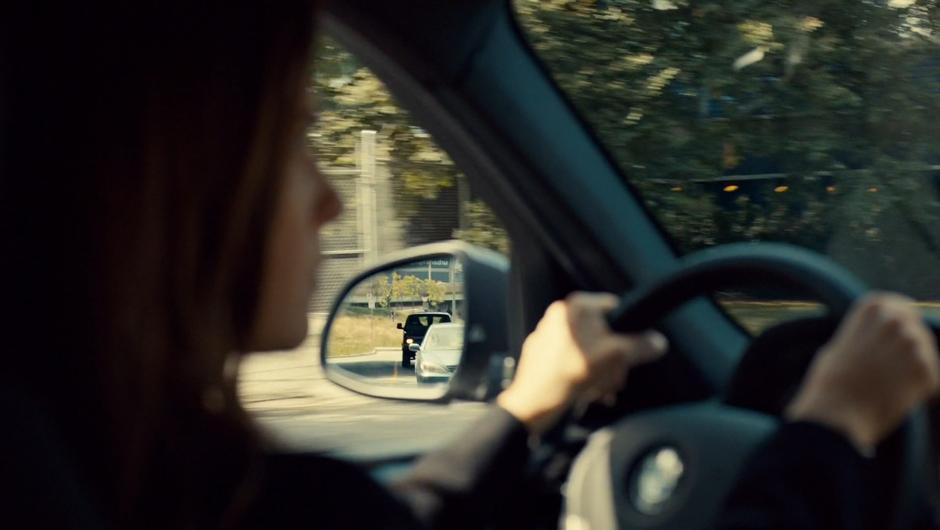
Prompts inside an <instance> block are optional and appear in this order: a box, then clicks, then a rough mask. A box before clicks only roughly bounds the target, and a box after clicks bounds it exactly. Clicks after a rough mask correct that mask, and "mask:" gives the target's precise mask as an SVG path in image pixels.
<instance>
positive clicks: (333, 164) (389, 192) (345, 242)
mask: <svg viewBox="0 0 940 530" xmlns="http://www.w3.org/2000/svg"><path fill="white" fill-rule="evenodd" d="M310 91H311V93H312V95H313V97H314V99H315V102H314V105H315V108H316V110H317V115H318V120H317V124H316V125H315V126H314V127H313V128H312V129H311V130H310V131H308V134H307V136H308V141H309V146H310V149H311V150H312V152H313V153H314V155H315V157H316V159H317V163H318V165H319V167H320V170H321V171H322V172H323V173H324V174H325V175H326V177H327V179H328V180H329V181H330V182H331V184H332V185H333V186H334V187H335V188H336V190H337V191H338V193H339V195H340V196H341V198H342V200H343V206H344V210H343V214H342V215H341V216H340V218H339V219H337V220H336V221H335V222H334V223H332V224H331V225H329V226H327V227H326V229H325V230H324V231H323V232H322V233H321V249H322V254H323V261H322V265H321V267H320V275H319V278H318V289H317V292H316V293H315V294H314V296H313V297H312V298H311V300H310V302H309V306H308V310H309V312H308V314H309V321H310V327H309V332H308V333H309V336H308V339H307V341H306V343H305V344H303V345H302V346H301V347H300V348H299V349H297V350H295V351H291V352H283V353H273V354H268V355H256V356H249V357H248V358H247V359H246V360H245V361H244V363H243V365H242V368H241V371H240V375H241V383H240V393H241V395H242V399H243V402H244V403H245V404H246V407H247V408H248V409H249V411H250V412H252V413H253V414H255V415H256V417H258V419H259V420H260V422H261V423H262V425H265V426H267V427H270V428H271V429H272V430H273V431H274V435H275V436H276V437H280V438H282V439H283V438H286V439H287V442H288V443H290V444H293V445H301V446H303V447H305V448H313V449H318V450H331V449H339V448H345V446H346V444H347V443H349V440H354V439H355V440H368V439H372V440H378V441H383V440H384V441H388V442H391V440H390V436H392V435H391V434H389V433H401V435H402V436H406V437H408V438H409V440H403V441H404V442H409V441H410V438H412V437H413V436H412V434H411V430H410V429H409V428H408V427H407V425H405V423H407V422H409V421H414V422H416V424H425V425H426V422H427V416H428V415H435V414H447V415H448V416H447V419H446V420H445V421H448V422H451V425H452V426H459V424H461V423H463V422H464V421H470V419H471V418H472V417H475V416H474V415H475V414H476V409H475V408H474V407H472V406H471V407H467V406H463V407H461V409H460V410H462V411H464V412H463V413H460V412H458V413H456V414H455V413H454V412H453V411H448V410H447V409H446V408H443V407H428V406H425V405H421V404H406V403H398V402H387V401H386V402H383V401H376V400H373V399H370V398H365V397H360V396H358V395H355V394H352V393H351V392H348V391H346V390H343V389H340V388H339V387H336V386H334V385H333V384H332V383H330V382H329V381H327V380H326V379H324V378H323V376H322V374H321V373H320V369H319V340H320V332H321V331H322V328H323V325H324V324H325V320H326V316H327V314H328V311H329V310H330V307H331V304H332V303H333V301H334V298H335V297H336V296H337V295H338V293H339V290H340V289H342V287H343V286H344V285H345V282H346V281H348V280H349V279H350V278H351V277H352V276H353V275H355V274H356V273H357V272H358V271H360V270H361V269H362V268H364V267H365V266H366V265H367V264H368V263H370V262H372V261H375V260H378V259H381V258H382V257H383V256H384V255H387V254H389V253H391V252H395V251H398V250H402V249H406V248H410V247H414V246H418V245H422V244H426V243H432V242H435V241H443V240H449V239H461V240H464V241H467V242H469V243H473V244H476V245H480V246H485V247H488V248H491V249H493V250H496V251H499V252H502V253H504V254H508V250H509V240H508V238H507V235H506V232H505V230H504V229H503V227H502V225H501V223H500V222H499V220H498V219H497V218H496V217H495V215H494V214H493V213H492V212H491V211H490V209H489V208H488V207H487V205H486V204H485V203H483V202H482V201H481V200H479V199H478V198H477V197H476V196H475V195H474V194H473V191H472V190H471V189H470V188H469V186H468V184H467V180H466V178H465V177H464V175H463V174H462V173H461V172H460V170H459V168H457V167H456V166H455V165H454V163H453V162H452V161H451V160H450V158H449V157H448V156H447V154H446V153H445V152H444V151H442V150H441V149H440V148H439V147H438V146H437V145H436V144H435V142H434V140H433V139H432V138H431V136H430V135H429V134H428V133H427V132H426V131H425V130H424V129H423V128H421V127H420V126H419V125H418V124H417V122H415V121H414V120H413V119H412V117H411V116H410V115H409V114H408V112H406V111H405V110H404V109H403V108H402V107H400V106H399V105H398V104H397V103H396V102H395V100H394V99H393V98H392V96H391V94H390V93H389V92H388V90H387V88H386V87H385V85H384V84H383V83H382V82H381V81H380V80H379V79H378V78H377V77H376V76H375V75H374V74H373V73H372V72H371V71H370V70H369V69H368V68H366V67H364V66H363V65H362V64H360V63H359V62H358V61H357V60H356V58H355V57H354V56H353V55H352V54H350V53H349V52H347V51H346V50H344V49H343V48H342V47H340V46H339V45H338V44H337V43H336V42H335V41H333V40H331V39H329V38H325V39H323V40H322V41H321V42H320V43H319V44H318V47H317V53H316V58H315V62H314V75H313V77H312V78H311V79H310ZM425 271H426V274H425ZM447 274H448V269H447V264H444V265H440V264H436V263H435V262H433V261H432V262H428V263H427V265H426V267H423V268H422V269H421V271H418V272H416V273H415V275H414V276H415V281H427V282H429V283H430V282H435V281H441V279H442V278H446V277H447ZM429 291H430V292H431V293H432V295H433V292H434V289H429ZM448 307H449V306H447V301H446V300H434V299H433V296H432V299H431V300H428V303H427V309H428V310H430V311H442V312H446V311H448V310H449V309H447V308H448ZM450 320H451V319H450V318H447V317H439V316H434V317H431V316H428V315H424V316H418V315H413V316H410V317H409V316H408V314H407V313H406V314H397V315H395V318H393V320H391V321H390V322H405V325H404V326H403V327H404V331H405V333H417V334H420V335H423V334H424V333H425V331H426V330H427V329H428V327H429V326H431V325H432V324H436V323H439V322H449V321H450ZM394 326H395V324H393V323H392V324H389V330H391V331H389V333H392V334H393V335H394V340H396V341H399V342H400V341H401V340H402V339H401V336H402V331H401V330H395V328H394ZM349 332H350V333H351V335H353V336H355V335H356V334H357V333H359V332H357V331H356V330H349ZM412 377H413V376H412ZM404 408H407V409H408V410H415V409H420V412H421V413H420V414H414V413H409V414H402V410H403V409H404ZM385 411H389V412H388V414H387V415H386V414H385ZM362 414H368V415H369V416H370V421H368V422H358V421H349V420H350V419H353V418H355V417H357V416H361V415H362ZM461 414H463V415H461ZM324 422H325V423H324ZM383 425H384V426H387V427H389V428H385V427H383ZM451 430H452V429H440V428H438V429H433V431H434V432H433V433H432V432H428V433H427V434H426V435H423V438H422V440H423V443H424V442H426V443H428V444H433V443H436V441H437V439H438V438H440V441H443V436H445V435H444V434H443V433H446V432H449V431H451ZM377 431H380V432H382V433H383V436H378V437H376V436H375V433H376V432H377ZM298 433H300V434H298ZM435 433H437V434H435ZM363 443H364V442H363ZM376 449H377V450H380V451H381V450H383V448H382V447H376Z"/></svg>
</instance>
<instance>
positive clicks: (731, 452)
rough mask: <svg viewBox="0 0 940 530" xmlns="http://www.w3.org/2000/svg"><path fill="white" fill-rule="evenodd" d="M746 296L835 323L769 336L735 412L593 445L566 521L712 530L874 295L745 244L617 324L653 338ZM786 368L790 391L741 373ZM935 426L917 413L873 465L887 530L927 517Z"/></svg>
mask: <svg viewBox="0 0 940 530" xmlns="http://www.w3.org/2000/svg"><path fill="white" fill-rule="evenodd" d="M745 284H751V285H754V284H759V285H764V286H766V285H780V284H786V285H789V286H794V287H797V288H800V289H801V290H802V291H803V292H806V293H807V294H809V295H812V296H814V297H815V298H816V299H818V300H819V301H820V302H821V303H822V304H823V306H824V307H825V308H826V310H827V315H826V316H825V317H823V318H821V319H814V320H811V321H806V322H804V323H803V326H804V327H802V328H800V330H802V331H801V332H800V333H798V332H797V331H798V330H797V327H798V324H792V323H791V324H787V325H788V326H789V328H788V330H784V332H781V331H779V330H778V331H775V330H774V329H771V330H768V331H767V332H765V333H764V334H763V335H762V336H761V337H758V338H757V339H755V340H754V341H753V342H752V343H751V344H750V346H749V347H748V349H747V351H746V352H745V353H744V355H743V357H742V360H741V362H740V363H739V366H738V374H737V375H736V376H735V377H734V378H733V379H732V384H731V389H730V390H729V392H728V397H729V399H728V400H726V401H725V402H720V401H708V402H702V403H693V404H683V405H677V406H669V407H664V408H660V409H654V410H648V411H644V412H641V413H637V414H633V415H630V416H628V417H625V418H622V419H620V420H618V421H616V422H614V423H612V424H610V425H607V426H606V427H604V428H602V429H600V430H598V431H596V432H595V433H594V434H592V436H591V439H590V440H589V441H588V443H587V445H586V446H585V447H584V450H583V451H581V453H580V454H579V455H578V457H577V459H576V460H575V462H574V464H573V465H572V468H571V472H570V474H569V477H568V489H567V492H566V501H565V502H566V504H565V508H564V514H565V516H566V517H568V518H576V519H580V520H582V521H584V522H587V523H588V525H589V526H588V527H590V528H644V529H662V530H666V529H670V530H671V529H675V530H678V529H682V530H696V529H702V530H705V529H706V528H709V527H710V525H711V524H713V522H714V521H715V519H716V517H717V515H718V514H719V511H720V509H721V507H722V503H723V501H724V498H725V496H726V495H727V493H728V492H729V491H730V489H731V488H732V487H733V485H734V482H735V480H736V477H737V475H738V472H739V470H740V469H741V467H742V466H743V465H744V464H745V463H746V461H747V458H748V457H749V456H750V455H751V454H752V453H753V451H754V450H755V449H756V448H757V446H759V445H760V444H761V443H763V442H764V441H766V440H767V439H768V438H769V437H770V436H772V435H773V433H774V432H775V430H776V429H777V426H778V425H779V414H780V412H781V411H782V407H781V406H780V403H785V402H786V401H787V400H788V399H789V397H790V395H791V393H792V391H793V389H795V388H797V386H798V385H799V383H800V380H801V379H802V376H803V374H804V373H805V371H806V369H807V368H808V367H809V364H810V362H811V361H812V358H813V356H814V355H815V352H816V350H817V349H818V348H819V346H822V344H823V343H824V342H825V341H826V340H828V338H829V337H830V336H831V334H832V332H833V331H834V330H835V327H836V325H837V323H838V322H839V321H840V320H841V318H842V316H843V315H844V314H845V313H846V312H847V311H848V309H849V308H850V307H851V305H852V303H853V302H854V301H855V300H856V299H857V298H858V297H859V296H861V295H862V294H863V293H864V292H865V290H866V289H865V287H864V285H863V284H862V283H861V282H859V281H858V280H857V279H855V278H854V276H853V275H852V274H851V273H849V272H848V271H846V270H844V269H843V268H842V267H840V266H839V265H837V264H835V263H834V262H832V261H830V260H828V259H826V258H824V257H822V256H820V255H818V254H815V253H813V252H810V251H808V250H805V249H801V248H798V247H792V246H788V245H778V244H765V243H745V244H740V243H739V244H731V245H723V246H721V247H716V248H713V249H709V250H706V251H702V252H698V253H695V254H691V255H689V256H687V257H686V258H685V259H684V260H683V261H682V262H681V264H680V267H679V268H678V269H677V270H675V271H674V272H671V273H669V274H667V275H665V276H664V277H663V278H661V279H659V280H658V281H656V282H653V283H652V284H650V285H647V286H643V287H640V288H638V289H636V290H634V291H633V292H631V293H629V294H627V295H625V296H624V297H623V298H622V300H621V302H620V304H619V306H618V307H617V309H616V310H615V311H613V312H612V313H611V314H610V315H609V318H608V320H609V323H610V325H611V328H612V329H614V330H616V331H620V332H636V331H641V330H645V329H649V328H651V327H654V326H655V325H656V324H657V323H658V322H659V321H660V320H662V319H663V318H664V317H666V316H667V315H668V314H669V313H670V312H672V311H673V310H675V309H676V308H678V307H679V306H681V305H682V304H684V303H686V302H688V301H690V300H692V299H694V298H697V297H699V296H702V295H708V294H711V293H713V292H714V291H716V290H718V289H721V288H728V287H740V286H741V285H745ZM797 338H800V340H797ZM793 346H795V347H796V348H797V351H796V352H795V353H794V352H793V351H791V350H793V349H794V348H793ZM781 362H784V363H786V364H787V365H788V366H789V367H790V368H789V371H786V372H785V373H786V374H788V375H787V378H789V379H792V381H786V383H787V384H784V385H776V386H775V385H771V384H761V383H764V382H765V381H761V382H757V383H755V381H754V380H753V378H752V377H751V375H752V374H750V373H745V371H747V370H745V371H742V368H747V367H753V366H758V367H763V369H764V372H766V373H768V374H772V375H773V376H774V377H776V378H777V379H778V380H779V379H780V377H779V376H780V372H775V371H774V369H773V368H768V367H770V366H775V365H778V364H780V363H781ZM745 407H746V408H745ZM925 418H926V415H925V413H924V412H923V411H922V410H917V411H915V412H914V413H913V414H911V415H910V416H909V417H908V419H907V420H906V422H905V424H904V425H903V426H902V427H901V428H900V429H899V430H898V431H897V432H896V433H895V434H894V435H893V436H892V437H890V438H889V440H887V441H886V442H885V443H884V444H882V445H881V446H879V448H878V453H877V455H878V456H877V457H876V459H875V465H876V466H877V467H878V468H879V470H880V473H879V475H878V476H879V477H883V478H884V481H883V482H884V484H885V489H884V493H885V494H886V497H884V498H885V499H887V503H886V506H887V509H886V510H885V512H884V513H883V515H884V517H885V518H884V519H882V521H883V524H882V525H881V526H882V527H885V528H891V529H892V530H907V529H910V528H912V527H913V526H914V524H915V522H916V520H917V518H918V517H919V515H920V511H919V510H921V509H922V508H923V507H924V506H926V499H927V491H928V488H927V480H926V472H925V470H926V469H927V468H928V463H929V462H930V461H931V460H930V457H931V454H930V447H929V443H928V435H927V427H926V419H925Z"/></svg>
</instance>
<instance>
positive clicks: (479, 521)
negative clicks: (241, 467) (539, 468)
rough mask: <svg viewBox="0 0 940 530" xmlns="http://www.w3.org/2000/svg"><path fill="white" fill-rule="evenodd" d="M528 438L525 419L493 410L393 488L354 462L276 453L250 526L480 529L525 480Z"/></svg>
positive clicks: (395, 529)
mask: <svg viewBox="0 0 940 530" xmlns="http://www.w3.org/2000/svg"><path fill="white" fill-rule="evenodd" d="M527 438H528V435H527V432H526V430H525V428H524V427H523V425H522V424H521V423H520V422H519V421H518V420H516V419H515V418H514V417H513V416H512V415H510V414H509V413H508V412H506V411H504V410H503V409H501V408H497V407H494V408H493V410H492V411H491V412H489V413H488V414H487V415H485V416H484V417H483V418H482V419H481V420H479V421H478V422H477V423H476V424H474V425H473V427H472V429H471V430H470V431H469V432H468V433H467V435H465V436H464V437H463V438H461V441H460V443H457V444H453V445H451V446H450V447H447V448H444V449H443V450H440V451H437V452H435V453H433V454H431V455H428V456H426V457H425V458H423V459H421V460H420V461H419V462H418V463H417V465H416V466H415V467H414V468H413V469H412V470H411V472H410V473H409V474H408V476H407V478H405V479H404V480H402V481H400V482H397V483H395V484H394V485H393V486H392V488H391V489H390V490H388V489H385V488H383V487H382V486H381V485H379V484H377V483H376V482H375V481H374V480H372V478H371V477H370V476H369V475H367V474H366V473H365V472H364V471H362V470H361V469H360V468H358V467H356V466H354V465H352V464H348V463H344V462H341V461H337V460H334V459H330V458H327V457H310V456H288V455H284V456H271V457H269V458H268V460H267V462H266V464H267V469H266V471H265V477H264V478H263V481H262V488H261V494H260V496H259V497H258V500H257V502H256V504H255V505H254V507H253V509H252V510H251V512H250V514H249V516H248V518H247V520H246V521H245V524H244V527H245V528H252V529H254V528H259V529H260V528H270V529H275V528H284V529H289V528H298V529H299V528H304V529H309V528H314V527H315V528H319V529H340V528H343V529H350V530H352V529H363V530H364V529H376V530H393V529H394V530H399V529H409V530H410V529H419V528H447V529H454V530H458V529H461V528H480V527H482V526H483V525H484V522H485V521H486V520H488V519H490V517H491V516H492V515H493V513H494V511H495V510H498V509H499V507H500V506H501V505H502V504H503V503H505V502H511V500H512V498H513V497H514V496H515V495H514V493H515V492H516V491H517V490H518V488H519V487H520V486H521V485H522V484H523V482H524V481H523V476H524V474H525V466H526V464H527V462H528V453H529V448H528V439H527Z"/></svg>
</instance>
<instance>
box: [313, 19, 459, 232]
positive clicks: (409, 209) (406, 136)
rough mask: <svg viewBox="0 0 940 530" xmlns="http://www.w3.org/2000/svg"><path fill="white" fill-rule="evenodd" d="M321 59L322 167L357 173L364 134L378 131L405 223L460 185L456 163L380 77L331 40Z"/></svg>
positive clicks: (317, 142)
mask: <svg viewBox="0 0 940 530" xmlns="http://www.w3.org/2000/svg"><path fill="white" fill-rule="evenodd" d="M316 57H317V63H316V68H315V69H314V76H313V79H312V80H311V86H312V89H313V93H314V97H315V98H316V108H317V110H318V117H319V119H318V123H317V127H316V131H315V132H314V133H313V135H312V138H311V140H312V144H313V148H314V151H315V152H316V154H317V157H318V159H319V160H320V161H321V162H322V163H324V164H325V165H328V166H332V167H342V166H347V167H354V166H355V165H356V163H357V160H356V157H357V151H356V144H357V142H358V141H359V138H360V133H361V131H363V130H373V131H376V133H377V137H378V142H377V143H378V145H377V148H378V149H379V152H378V153H377V154H378V156H379V157H380V158H385V159H387V163H388V165H389V166H390V169H391V172H392V175H393V177H394V178H393V179H392V185H393V193H394V196H395V198H396V206H397V208H396V212H397V213H398V214H399V215H400V216H402V217H403V218H404V219H405V220H407V219H408V218H409V215H411V214H412V213H413V212H414V211H415V210H416V208H415V205H416V202H417V201H418V200H420V199H434V198H436V197H437V196H438V193H439V192H440V191H441V190H442V189H445V188H452V187H454V186H455V185H456V183H457V174H458V172H457V169H456V168H455V167H454V165H453V163H452V162H451V160H450V158H448V157H447V155H446V153H444V151H442V150H441V149H439V148H438V147H437V146H436V145H435V144H434V141H433V140H432V139H431V137H430V135H428V134H427V133H426V132H424V131H423V130H422V129H420V128H419V127H417V126H416V124H415V121H414V120H413V119H412V118H411V116H410V115H409V114H408V113H407V112H406V111H405V110H404V109H403V108H402V107H401V106H400V105H398V104H397V103H396V102H395V101H394V99H392V96H391V94H390V93H389V92H388V89H387V88H386V87H385V85H384V84H383V83H382V82H381V81H380V80H379V79H378V78H377V77H376V76H375V74H373V73H372V72H371V71H370V70H369V69H368V68H366V67H364V66H362V65H361V64H359V63H358V61H357V60H356V59H355V58H354V57H353V56H352V55H351V54H350V53H349V52H347V51H345V50H344V49H343V48H342V47H340V46H339V45H338V44H337V43H336V42H334V41H333V40H331V39H329V38H324V39H322V41H321V42H320V45H319V47H318V49H317V53H316Z"/></svg>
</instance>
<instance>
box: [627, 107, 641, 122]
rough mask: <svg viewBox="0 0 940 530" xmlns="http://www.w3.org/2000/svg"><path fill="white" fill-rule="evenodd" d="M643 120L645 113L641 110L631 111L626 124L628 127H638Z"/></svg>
mask: <svg viewBox="0 0 940 530" xmlns="http://www.w3.org/2000/svg"><path fill="white" fill-rule="evenodd" d="M642 119H643V111H642V110H640V109H631V110H630V114H627V117H626V119H624V123H625V124H627V125H636V124H637V123H639V122H640V120H642Z"/></svg>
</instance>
